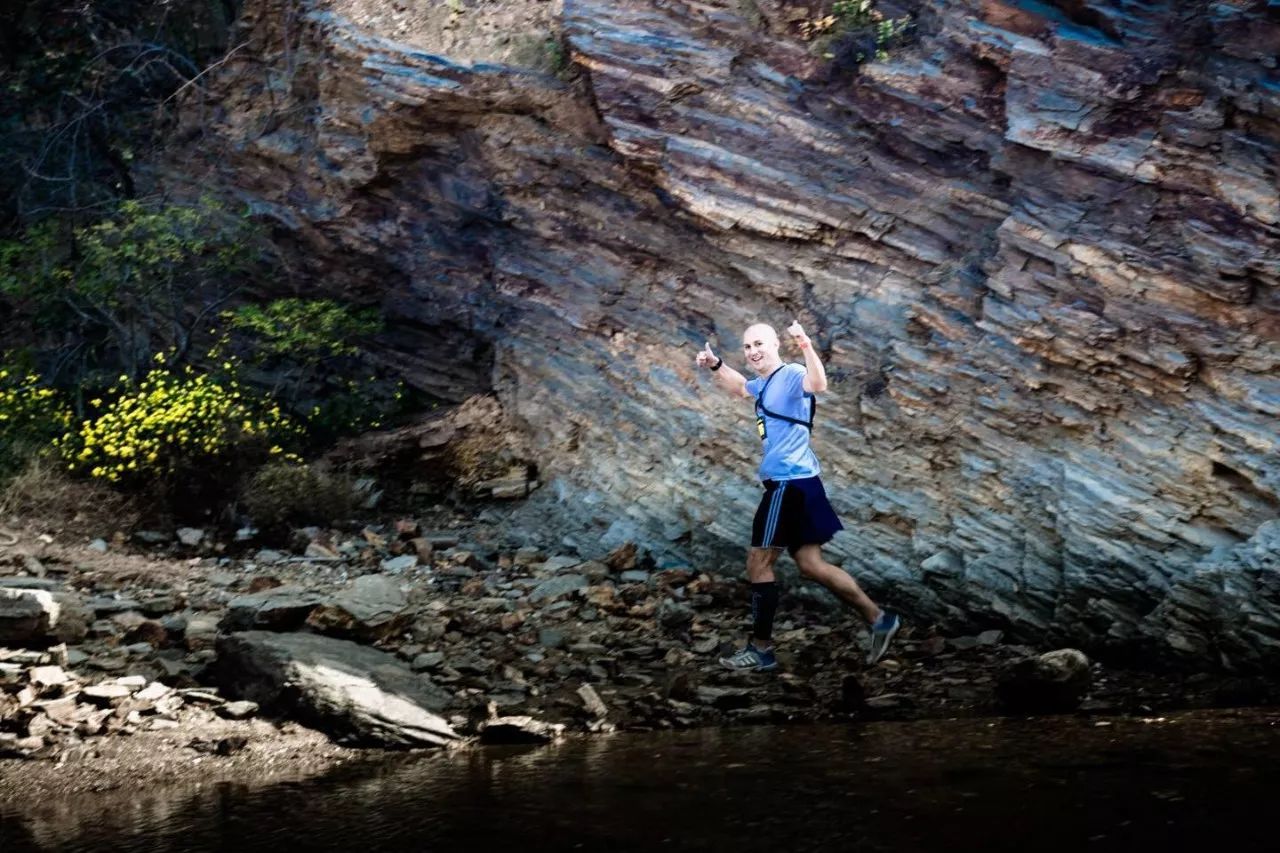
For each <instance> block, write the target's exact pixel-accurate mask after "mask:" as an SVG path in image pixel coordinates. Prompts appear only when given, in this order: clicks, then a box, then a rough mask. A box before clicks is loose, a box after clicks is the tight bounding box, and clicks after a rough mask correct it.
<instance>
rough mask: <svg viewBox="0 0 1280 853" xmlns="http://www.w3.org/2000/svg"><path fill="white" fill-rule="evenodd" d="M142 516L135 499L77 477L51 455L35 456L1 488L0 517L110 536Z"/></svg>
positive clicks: (133, 523)
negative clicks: (69, 474) (51, 457)
mask: <svg viewBox="0 0 1280 853" xmlns="http://www.w3.org/2000/svg"><path fill="white" fill-rule="evenodd" d="M140 515H141V513H140V511H139V509H138V505H137V500H136V499H135V498H133V497H131V496H129V495H123V494H120V493H119V492H116V491H113V490H112V489H109V488H107V487H106V486H103V485H100V484H98V483H93V482H89V481H86V480H77V479H73V478H72V477H70V476H68V475H67V473H66V472H65V471H64V470H63V469H62V465H61V464H59V463H58V461H57V460H55V459H50V458H47V457H41V456H36V457H33V458H32V459H31V460H30V461H29V462H28V463H27V465H26V467H25V468H23V469H22V470H21V471H20V472H19V473H18V474H16V475H15V476H14V477H13V478H12V479H10V480H9V481H8V482H7V483H5V484H4V486H3V488H0V518H8V517H10V516H16V517H17V518H19V519H23V520H26V521H31V522H37V523H39V524H40V525H42V526H54V527H60V528H64V529H65V528H71V529H77V530H84V531H85V532H87V533H90V534H92V535H95V536H109V535H110V534H111V533H113V532H115V531H117V530H122V531H128V530H130V529H131V528H132V527H133V526H134V525H135V524H136V523H137V520H138V518H139V517H140Z"/></svg>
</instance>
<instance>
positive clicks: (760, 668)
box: [720, 658, 778, 672]
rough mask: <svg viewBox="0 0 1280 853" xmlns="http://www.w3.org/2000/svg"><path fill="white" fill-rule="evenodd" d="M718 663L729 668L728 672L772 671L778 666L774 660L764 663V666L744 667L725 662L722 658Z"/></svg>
mask: <svg viewBox="0 0 1280 853" xmlns="http://www.w3.org/2000/svg"><path fill="white" fill-rule="evenodd" d="M720 665H721V666H722V667H724V668H725V669H727V670H729V671H730V672H773V671H774V670H775V669H777V668H778V664H777V662H776V661H775V662H773V663H771V664H766V665H764V666H752V667H745V666H733V665H731V664H727V663H725V662H724V659H723V658H722V659H721V660H720Z"/></svg>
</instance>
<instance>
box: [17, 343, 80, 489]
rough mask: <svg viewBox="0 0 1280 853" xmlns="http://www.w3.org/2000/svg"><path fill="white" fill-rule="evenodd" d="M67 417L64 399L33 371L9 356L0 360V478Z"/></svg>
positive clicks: (64, 424)
mask: <svg viewBox="0 0 1280 853" xmlns="http://www.w3.org/2000/svg"><path fill="white" fill-rule="evenodd" d="M71 420H72V415H71V408H70V406H68V405H67V402H66V400H65V399H64V398H63V397H62V395H61V394H59V393H58V392H57V391H56V390H55V389H53V388H49V387H47V386H45V385H44V384H43V383H42V381H41V379H40V376H39V375H38V374H37V373H35V372H34V371H31V370H29V369H26V368H24V367H23V366H21V365H18V364H17V363H16V362H15V361H14V360H13V359H12V357H10V356H6V357H5V358H4V359H3V360H0V480H3V479H6V478H8V477H9V476H11V475H12V474H14V473H15V472H17V471H18V469H20V468H21V467H22V466H23V465H25V464H26V462H27V461H28V459H29V458H30V457H32V456H33V455H35V454H36V453H38V452H39V451H40V450H41V449H42V448H44V447H46V446H47V445H48V444H49V442H50V441H52V440H53V439H55V438H56V437H57V436H59V435H61V434H62V433H63V432H64V431H65V430H66V429H67V427H68V426H70V424H71Z"/></svg>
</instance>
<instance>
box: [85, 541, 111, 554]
mask: <svg viewBox="0 0 1280 853" xmlns="http://www.w3.org/2000/svg"><path fill="white" fill-rule="evenodd" d="M88 548H89V550H90V551H97V552H98V553H99V554H105V553H107V551H108V550H110V546H109V545H107V540H105V539H94V540H93V541H92V542H90V543H89V545H88Z"/></svg>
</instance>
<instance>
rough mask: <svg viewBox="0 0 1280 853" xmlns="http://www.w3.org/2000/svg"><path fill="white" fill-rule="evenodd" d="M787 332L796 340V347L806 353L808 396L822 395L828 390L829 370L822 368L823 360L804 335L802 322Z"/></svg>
mask: <svg viewBox="0 0 1280 853" xmlns="http://www.w3.org/2000/svg"><path fill="white" fill-rule="evenodd" d="M787 332H788V333H789V334H790V335H791V337H793V338H795V342H796V346H798V347H800V352H802V353H804V390H805V393H806V394H821V393H822V392H823V391H825V390H827V370H826V368H824V367H823V366H822V359H821V358H819V357H818V353H817V352H816V351H815V350H814V348H813V342H812V341H810V340H809V336H808V335H806V334H805V333H804V327H803V326H801V325H800V321H799V320H797V321H796V322H794V323H792V324H791V325H790V326H789V327H787Z"/></svg>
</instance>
